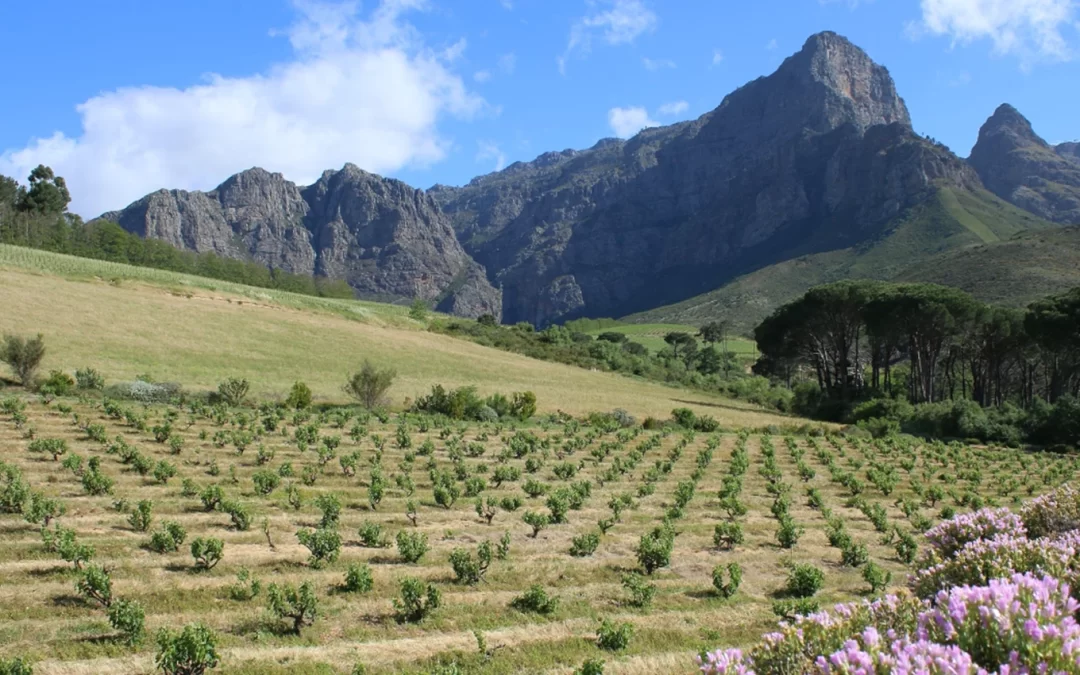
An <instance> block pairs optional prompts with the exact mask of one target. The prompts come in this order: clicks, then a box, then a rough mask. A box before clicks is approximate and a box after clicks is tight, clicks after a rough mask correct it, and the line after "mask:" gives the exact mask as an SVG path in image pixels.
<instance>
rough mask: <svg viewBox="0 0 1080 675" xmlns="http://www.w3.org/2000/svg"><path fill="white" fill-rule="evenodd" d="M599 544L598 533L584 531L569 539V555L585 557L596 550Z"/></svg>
mask: <svg viewBox="0 0 1080 675" xmlns="http://www.w3.org/2000/svg"><path fill="white" fill-rule="evenodd" d="M598 546H600V535H599V534H598V533H596V532H586V533H585V534H581V535H578V536H576V537H574V538H573V540H571V543H570V555H572V556H574V557H575V558H587V557H588V556H591V555H592V554H593V553H595V552H596V549H597V547H598Z"/></svg>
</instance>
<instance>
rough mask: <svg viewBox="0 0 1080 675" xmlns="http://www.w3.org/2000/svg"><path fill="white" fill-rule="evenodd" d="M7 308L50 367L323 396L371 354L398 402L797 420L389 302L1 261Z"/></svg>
mask: <svg viewBox="0 0 1080 675" xmlns="http://www.w3.org/2000/svg"><path fill="white" fill-rule="evenodd" d="M0 307H6V308H9V311H5V312H0V333H5V332H14V333H20V334H32V333H37V332H40V333H43V334H44V335H45V336H46V340H47V344H48V348H49V351H48V355H47V357H46V362H45V369H52V368H56V369H64V370H68V371H72V370H74V369H75V368H81V367H85V366H91V367H94V368H97V369H98V370H100V371H101V372H103V373H104V374H105V375H106V376H107V377H108V378H109V379H111V380H122V379H133V378H134V377H135V376H137V375H141V374H150V375H152V376H153V377H155V378H157V379H159V380H163V381H175V382H180V383H182V384H184V385H185V386H190V387H196V388H212V387H214V386H216V384H217V383H218V382H219V381H221V380H222V379H224V378H226V377H232V376H236V377H245V378H248V379H250V380H251V382H252V386H253V390H254V392H255V393H256V394H260V395H263V396H273V395H279V396H282V395H284V392H286V391H287V390H288V388H289V387H290V386H291V385H292V383H293V382H295V381H297V380H302V381H304V382H306V383H307V384H308V385H309V386H311V388H312V389H313V390H314V392H315V395H316V397H317V398H319V399H322V400H342V399H343V398H344V395H343V394H342V393H341V384H342V383H343V382H344V379H345V376H346V374H347V373H348V372H350V371H352V370H355V369H356V368H357V367H358V366H359V364H360V363H361V362H362V361H363V360H364V359H371V360H372V361H374V362H376V363H377V364H382V365H386V366H392V367H394V368H395V369H396V370H397V371H398V374H399V377H398V379H397V382H396V383H395V384H394V387H393V389H392V390H391V392H390V393H391V396H392V397H393V399H394V401H395V402H397V403H400V402H402V401H404V400H405V399H406V398H415V397H416V396H418V395H421V394H425V393H427V391H428V390H429V389H430V388H431V386H432V385H433V384H438V383H441V384H444V385H447V386H461V385H475V386H476V387H477V388H478V389H479V391H480V392H481V393H483V394H485V395H486V394H490V393H493V392H496V391H500V392H509V391H524V390H531V391H534V392H535V393H536V395H537V397H538V399H539V405H540V409H541V410H542V411H554V410H556V409H558V410H563V411H566V412H569V413H572V414H582V413H585V412H590V411H596V410H612V409H615V408H623V409H626V410H629V411H630V412H632V413H634V414H636V415H639V416H646V415H653V416H657V417H667V416H668V415H669V414H670V412H671V410H672V409H673V408H676V407H683V406H686V407H690V408H693V409H695V410H696V411H697V412H699V413H707V414H710V415H712V416H714V417H716V418H717V419H718V420H720V421H721V422H722V423H723V424H725V425H730V426H752V427H760V426H765V425H769V424H785V423H791V422H793V421H799V420H795V419H794V418H788V417H784V416H781V415H777V414H771V413H768V412H765V411H763V410H761V409H758V408H756V407H755V406H752V405H749V404H746V403H741V402H736V401H731V400H728V399H722V398H719V397H713V396H709V395H705V394H701V393H697V392H694V393H689V392H687V391H686V390H682V389H676V388H670V387H666V386H663V385H660V384H655V383H649V382H644V381H638V380H635V379H631V378H627V377H623V376H620V375H614V374H609V373H599V372H589V371H586V370H583V369H580V368H576V367H572V366H566V365H562V364H556V363H549V362H545V361H538V360H535V359H530V358H526V357H523V356H519V355H516V354H511V353H507V352H502V351H499V350H495V349H490V348H486V347H482V346H479V345H476V344H474V343H471V342H467V341H463V340H457V339H454V338H450V337H447V336H444V335H437V334H434V333H429V332H427V331H425V330H422V329H421V327H420V326H419V325H418V324H415V323H414V322H409V321H408V320H404V319H400V318H397V315H396V314H393V313H391V314H390V315H388V316H389V319H388V317H386V316H380V315H371V316H369V317H368V318H367V319H364V320H355V319H349V318H346V317H345V316H342V314H341V313H339V312H335V311H320V310H318V309H310V308H308V309H298V308H295V307H290V306H287V305H285V304H281V303H277V302H274V301H273V300H272V299H265V300H261V301H252V300H251V299H250V298H247V297H243V296H239V295H232V294H228V293H223V292H217V291H212V290H207V289H202V288H197V287H188V288H185V289H183V290H182V291H177V290H175V289H172V288H168V287H164V286H160V285H153V284H151V283H148V282H143V281H122V282H119V283H110V282H106V281H103V280H100V279H84V278H82V277H78V278H62V277H59V276H55V275H43V274H34V273H31V272H29V271H26V270H22V269H15V268H11V267H8V268H7V269H0ZM393 309H395V310H396V309H397V308H393ZM365 316H367V315H365ZM390 319H393V320H390Z"/></svg>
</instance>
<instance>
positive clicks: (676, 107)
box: [656, 101, 690, 117]
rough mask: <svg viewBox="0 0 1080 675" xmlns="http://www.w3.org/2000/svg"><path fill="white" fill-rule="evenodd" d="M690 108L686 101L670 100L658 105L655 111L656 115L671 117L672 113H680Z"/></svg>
mask: <svg viewBox="0 0 1080 675" xmlns="http://www.w3.org/2000/svg"><path fill="white" fill-rule="evenodd" d="M689 109H690V104H689V103H687V102H686V101H672V102H671V103H665V104H664V105H662V106H660V108H659V109H658V110H657V111H656V113H657V114H658V115H665V116H667V117H671V116H673V115H681V114H683V113H684V112H686V111H687V110H689Z"/></svg>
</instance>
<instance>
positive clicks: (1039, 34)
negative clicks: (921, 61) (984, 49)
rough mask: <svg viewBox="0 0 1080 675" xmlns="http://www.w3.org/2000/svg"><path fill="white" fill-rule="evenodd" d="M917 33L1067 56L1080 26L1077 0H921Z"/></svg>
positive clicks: (1034, 57) (1034, 56)
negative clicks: (1070, 38) (920, 15)
mask: <svg viewBox="0 0 1080 675" xmlns="http://www.w3.org/2000/svg"><path fill="white" fill-rule="evenodd" d="M921 8H922V19H921V20H920V21H919V22H917V23H913V24H910V25H909V26H908V29H909V33H911V34H912V36H913V37H917V36H919V35H921V34H925V33H930V34H933V35H943V36H947V37H949V38H950V39H951V40H952V42H953V44H969V43H971V42H974V41H976V40H982V39H989V40H990V41H991V42H992V43H993V45H994V52H995V53H997V54H1012V55H1017V56H1019V57H1020V59H1021V61H1022V63H1023V64H1024V65H1025V66H1029V65H1031V64H1032V63H1034V62H1036V61H1041V60H1049V61H1065V60H1069V59H1071V58H1072V57H1073V55H1074V51H1073V48H1072V46H1071V45H1070V44H1069V42H1070V41H1069V39H1068V38H1067V36H1068V35H1069V34H1070V33H1075V32H1076V31H1077V30H1078V29H1080V23H1077V2H1076V0H922V2H921Z"/></svg>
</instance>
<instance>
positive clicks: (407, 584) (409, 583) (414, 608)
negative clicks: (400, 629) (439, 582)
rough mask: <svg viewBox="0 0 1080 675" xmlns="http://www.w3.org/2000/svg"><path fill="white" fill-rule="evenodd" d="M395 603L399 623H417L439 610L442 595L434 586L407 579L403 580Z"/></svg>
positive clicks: (411, 578)
mask: <svg viewBox="0 0 1080 675" xmlns="http://www.w3.org/2000/svg"><path fill="white" fill-rule="evenodd" d="M393 602H394V610H395V611H396V612H397V620H398V622H399V623H406V622H408V623H417V622H419V621H423V620H424V617H426V616H427V615H428V614H430V613H431V612H433V611H435V610H436V609H438V608H439V605H441V604H442V595H441V594H440V593H439V589H438V588H436V587H435V585H434V584H430V583H429V584H425V583H424V582H423V581H421V580H420V579H416V578H414V577H406V578H404V579H402V580H401V587H400V594H399V596H398V597H396V598H394V601H393Z"/></svg>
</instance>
